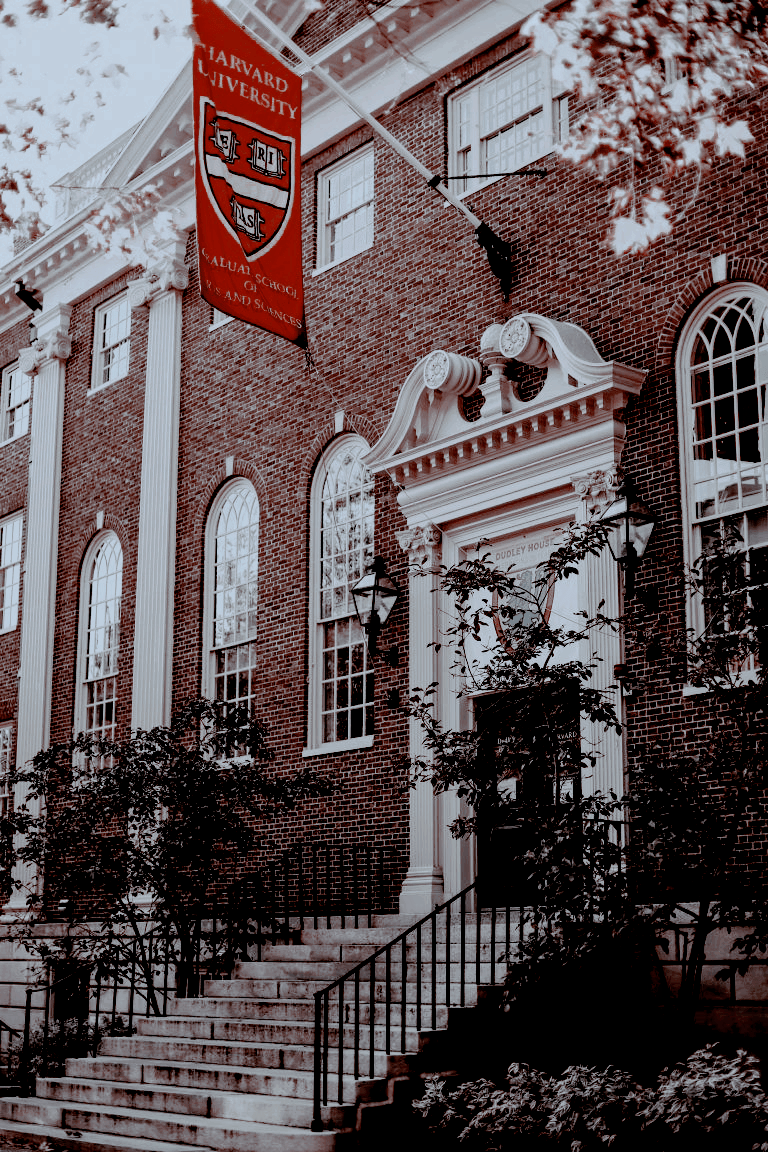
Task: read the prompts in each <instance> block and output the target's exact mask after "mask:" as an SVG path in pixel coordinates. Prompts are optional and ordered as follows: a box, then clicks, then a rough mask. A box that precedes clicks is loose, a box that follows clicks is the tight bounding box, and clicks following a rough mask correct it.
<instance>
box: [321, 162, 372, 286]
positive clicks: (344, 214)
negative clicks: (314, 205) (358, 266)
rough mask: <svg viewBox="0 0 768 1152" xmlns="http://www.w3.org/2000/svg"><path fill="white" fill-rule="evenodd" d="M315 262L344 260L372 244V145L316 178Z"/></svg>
mask: <svg viewBox="0 0 768 1152" xmlns="http://www.w3.org/2000/svg"><path fill="white" fill-rule="evenodd" d="M318 197H319V204H318V209H319V210H318V223H319V235H318V265H319V266H321V267H322V266H323V265H324V264H335V263H338V261H340V260H347V259H349V257H350V256H355V255H357V253H358V252H363V251H365V249H366V248H370V247H371V245H372V244H373V146H372V145H371V146H370V147H367V148H361V149H359V150H358V151H357V152H354V153H353V154H352V156H349V157H346V158H345V159H344V160H342V161H341V162H340V163H338V164H334V165H333V167H332V168H328V169H326V170H325V171H324V172H321V173H320V176H319V181H318Z"/></svg>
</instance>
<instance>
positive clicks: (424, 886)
mask: <svg viewBox="0 0 768 1152" xmlns="http://www.w3.org/2000/svg"><path fill="white" fill-rule="evenodd" d="M398 541H399V543H400V547H401V548H402V549H403V551H404V552H407V553H408V557H409V560H410V562H411V572H410V576H409V581H408V598H409V608H408V631H409V637H410V639H409V686H410V690H411V692H413V691H414V689H416V688H422V689H424V688H427V687H428V686H429V685H430V684H434V683H435V682H436V681H437V680H438V658H437V654H436V652H435V649H434V647H433V645H434V643H435V641H436V640H437V638H438V591H437V589H438V584H439V577H438V567H437V566H438V565H439V563H440V531H439V529H437V528H435V527H434V526H433V525H429V526H428V527H426V528H413V529H409V530H408V531H406V532H400V533H398ZM438 703H439V701H438V699H437V698H435V705H434V706H435V709H437V706H438ZM409 751H410V755H411V757H417V756H418V757H422V758H424V757H426V756H427V755H428V753H427V750H426V749H425V748H424V742H423V733H422V730H421V726H420V724H419V722H418V721H417V720H415V719H414V718H413V717H412V718H411V721H410V732H409ZM410 795H411V808H410V824H411V828H410V831H411V856H410V865H409V868H408V873H407V875H406V877H405V880H404V881H403V887H402V891H401V893H400V912H401V914H402V915H405V916H410V915H420V916H423V915H424V914H425V913H426V912H430V911H431V910H432V909H433V908H434V906H435V904H439V903H441V902H442V899H443V870H442V867H441V861H440V843H441V828H440V804H439V800H438V797H436V796H435V794H434V791H433V789H432V785H431V784H429V783H419V784H417V785H416V788H415V789H413V790H412V791H411V794H410Z"/></svg>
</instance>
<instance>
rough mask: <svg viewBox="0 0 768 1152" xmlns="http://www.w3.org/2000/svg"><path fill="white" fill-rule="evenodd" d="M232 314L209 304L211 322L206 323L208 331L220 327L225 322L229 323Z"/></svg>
mask: <svg viewBox="0 0 768 1152" xmlns="http://www.w3.org/2000/svg"><path fill="white" fill-rule="evenodd" d="M234 319H235V317H234V316H230V315H229V313H227V312H222V311H221V309H220V308H216V307H214V305H213V304H212V305H211V322H210V324H209V325H208V331H209V332H213V330H214V329H215V328H222V327H223V326H224V325H225V324H229V323H230V321H232V320H234Z"/></svg>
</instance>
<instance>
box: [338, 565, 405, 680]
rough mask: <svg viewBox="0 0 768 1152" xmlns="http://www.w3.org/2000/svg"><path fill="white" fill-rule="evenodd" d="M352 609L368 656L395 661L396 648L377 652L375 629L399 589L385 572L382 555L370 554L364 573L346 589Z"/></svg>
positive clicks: (394, 662)
mask: <svg viewBox="0 0 768 1152" xmlns="http://www.w3.org/2000/svg"><path fill="white" fill-rule="evenodd" d="M350 591H351V592H352V600H353V602H354V605H355V612H356V613H357V618H358V620H359V621H360V624H361V626H362V629H363V631H364V632H365V636H366V640H367V642H368V651H369V652H370V654H371V656H378V655H382V657H383V659H384V660H385V661H386V662H387V663H388V664H392V665H395V664H396V663H397V649H396V648H395V649H392V648H390V650H389V652H387V653H386V654H384V653H379V648H378V639H379V632H380V631H381V629H382V627H383V626H384V624H385V623H386V621H387V618H388V616H389V614H390V612H391V611H392V609H393V608H394V606H395V604H396V603H397V598H398V596H399V595H400V589H399V588H398V586H397V584H395V582H394V580H393V579H392V578H391V577H390V576H388V575H387V564H386V561H385V560H384V557H383V556H374V558H373V560H372V561H371V563H370V564H369V566H368V571H367V572H366V574H365V576H363V577H362V578H361V579H360V580H358V582H357V584H353V585H352V588H351V589H350Z"/></svg>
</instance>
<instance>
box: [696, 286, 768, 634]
mask: <svg viewBox="0 0 768 1152" xmlns="http://www.w3.org/2000/svg"><path fill="white" fill-rule="evenodd" d="M678 381H679V385H680V402H681V411H682V412H684V413H685V414H686V415H685V421H684V424H683V426H682V436H681V457H682V465H683V476H684V492H685V493H687V505H688V523H689V535H688V542H687V543H688V559H689V561H692V560H695V559H696V558H697V557H698V556H700V555H702V554H705V553H706V552H707V550H708V549H709V548H710V547H711V546H712V544H713V543H714V541H715V540H716V539H718V538H722V537H723V536H724V535H725V534H726V531H727V530H728V529H732V530H735V532H736V533H738V536H739V537H740V539H741V540H742V541H743V548H744V570H743V572H744V584H743V586H742V588H741V589H740V593H739V594H740V595H742V596H743V595H748V596H750V597H751V598H752V600H753V601H755V600H756V598H758V597H765V595H766V592H765V585H766V583H768V411H767V410H766V388H767V387H768V292H765V291H763V290H762V289H760V288H757V287H756V286H755V285H753V284H738V285H734V284H731V285H728V287H727V288H723V289H721V290H720V291H718V292H717V293H715V294H713V295H711V296H708V297H707V298H706V300H705V301H703V302H702V304H701V305H700V306H699V308H698V309H697V310H696V311H695V312H694V313H693V315H692V316H691V319H690V320H689V322H688V324H687V326H686V330H685V332H684V334H683V338H682V340H681V341H680V347H679V357H678ZM735 604H736V602H735V601H734V612H732V613H730V614H729V613H728V612H726V614H725V616H724V617H722V620H723V622H724V624H723V626H725V627H728V626H729V624H730V626H733V624H734V623H735V622H736V619H737V614H736V613H735ZM766 606H767V607H768V604H767V605H766Z"/></svg>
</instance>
